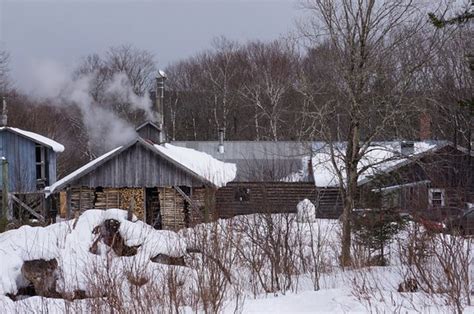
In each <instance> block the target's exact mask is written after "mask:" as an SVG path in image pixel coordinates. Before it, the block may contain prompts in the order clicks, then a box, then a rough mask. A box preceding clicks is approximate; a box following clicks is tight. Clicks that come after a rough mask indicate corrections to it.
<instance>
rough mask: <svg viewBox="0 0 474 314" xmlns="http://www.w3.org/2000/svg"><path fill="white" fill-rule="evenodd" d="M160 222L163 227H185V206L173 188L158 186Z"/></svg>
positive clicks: (170, 228)
mask: <svg viewBox="0 0 474 314" xmlns="http://www.w3.org/2000/svg"><path fill="white" fill-rule="evenodd" d="M159 192H160V208H161V222H162V225H163V229H168V230H178V229H181V228H185V227H186V220H187V219H188V218H187V217H186V213H187V208H186V207H187V206H185V201H184V199H183V198H182V197H181V196H180V195H179V194H178V192H176V191H175V190H174V189H173V188H171V187H169V188H159Z"/></svg>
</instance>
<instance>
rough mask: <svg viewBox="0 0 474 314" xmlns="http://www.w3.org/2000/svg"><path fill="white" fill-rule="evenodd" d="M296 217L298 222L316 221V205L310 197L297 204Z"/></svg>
mask: <svg viewBox="0 0 474 314" xmlns="http://www.w3.org/2000/svg"><path fill="white" fill-rule="evenodd" d="M296 211H297V213H296V217H297V218H296V219H297V220H298V222H315V221H316V207H315V206H314V204H313V203H311V201H310V200H309V199H307V198H306V199H304V200H302V201H301V202H299V203H298V205H297V206H296Z"/></svg>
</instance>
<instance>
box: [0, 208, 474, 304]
mask: <svg viewBox="0 0 474 314" xmlns="http://www.w3.org/2000/svg"><path fill="white" fill-rule="evenodd" d="M307 205H308V207H307V208H306V210H305V212H301V211H300V213H299V214H298V215H271V216H270V215H267V216H265V215H250V216H243V217H236V218H233V219H230V220H219V221H217V222H215V223H210V224H203V225H199V226H197V227H195V228H192V229H185V230H181V231H180V232H179V233H175V232H171V231H156V230H154V229H152V228H151V227H149V226H147V225H145V224H143V223H142V222H140V221H135V222H130V221H127V220H126V212H125V211H121V210H107V211H100V210H89V211H86V212H85V213H84V214H83V215H82V216H81V217H80V218H79V219H78V220H77V221H76V220H72V221H66V222H60V223H56V224H53V225H51V226H48V227H45V228H42V227H28V226H24V227H22V228H20V229H17V230H12V231H9V232H5V233H3V234H1V235H0V252H1V254H2V263H1V268H0V308H1V309H2V311H1V312H2V313H31V312H40V313H41V312H44V313H46V312H48V313H64V312H68V311H69V312H71V311H72V312H84V311H86V312H103V311H105V310H107V309H110V308H113V309H115V310H116V311H117V312H170V311H176V310H177V311H179V312H183V313H194V312H205V311H207V312H224V313H234V312H243V313H299V312H301V313H303V312H311V313H367V312H375V313H379V312H403V313H405V312H407V313H420V312H422V313H428V312H429V313H452V312H453V311H454V307H453V306H452V305H450V304H446V300H447V299H446V297H445V296H444V295H443V294H440V295H439V296H433V295H426V294H424V293H422V292H415V293H399V292H397V288H398V285H399V284H400V283H401V282H402V281H403V274H404V273H405V270H406V267H405V266H404V265H401V264H400V262H399V258H398V254H399V250H398V249H399V247H400V246H399V244H400V243H404V242H403V241H405V240H406V238H408V234H407V232H401V233H400V234H399V235H398V240H397V241H394V242H393V243H392V245H391V246H390V247H388V248H387V250H388V252H389V261H390V266H386V267H363V268H360V269H353V270H347V269H346V270H345V271H344V270H342V269H341V268H340V267H339V265H338V262H337V258H338V254H339V253H338V248H339V233H340V225H339V222H338V221H337V220H319V219H314V217H313V218H312V217H311V215H312V214H313V208H311V206H310V205H309V204H307ZM111 218H112V219H116V220H118V221H120V223H121V226H120V234H121V236H122V237H123V238H124V240H125V242H126V244H127V245H129V246H134V245H140V247H139V249H138V252H137V254H136V255H134V256H130V257H119V256H114V254H113V252H111V251H110V249H109V248H108V247H107V246H106V245H105V244H101V245H100V247H99V254H92V253H91V252H90V250H89V249H90V247H91V245H92V243H93V241H94V235H93V233H92V232H93V230H94V228H95V227H96V226H99V225H100V224H101V223H102V222H103V221H105V220H106V219H111ZM269 230H272V232H269ZM315 243H316V244H318V245H319V246H315V245H314V244H315ZM315 247H316V248H320V249H321V250H319V251H315ZM186 248H188V249H191V250H190V251H192V252H194V253H189V252H188V253H186ZM196 249H198V250H196ZM197 251H199V252H198V253H196V252H197ZM160 253H161V254H167V255H169V256H176V257H179V256H183V255H184V256H185V260H186V264H187V267H182V266H170V265H163V264H156V263H151V262H150V258H152V257H153V256H156V255H157V254H160ZM315 253H318V254H315ZM276 256H278V260H276ZM39 258H43V259H51V258H55V259H57V260H58V264H59V268H60V270H61V271H60V276H58V289H59V290H61V292H64V293H71V292H73V291H75V290H78V289H82V290H86V291H96V292H97V291H99V292H103V294H100V293H99V295H97V294H96V295H95V296H94V297H91V298H87V299H84V300H74V301H65V300H63V299H52V298H43V297H39V296H35V297H29V298H24V299H21V298H20V300H18V301H15V302H14V301H12V300H11V299H10V298H9V297H7V296H5V295H6V294H8V293H11V294H15V293H16V292H17V291H18V289H19V288H21V287H24V286H26V285H27V284H28V282H27V281H26V280H25V278H24V277H23V276H22V273H21V266H22V264H23V262H24V261H28V260H34V259H39ZM216 261H217V262H216ZM275 267H279V269H280V270H278V271H277V270H275ZM316 269H317V272H318V274H319V277H320V278H319V280H315V276H314V275H315V270H316ZM131 278H132V279H140V278H146V279H147V280H146V283H144V284H140V285H134V284H133V280H132V279H131ZM104 279H105V280H104ZM316 281H317V282H318V285H319V290H318V291H315V282H316ZM276 282H277V283H276ZM104 291H105V292H104ZM111 291H112V292H113V293H112V292H111ZM114 298H117V299H114ZM137 300H139V301H137ZM464 306H465V304H464ZM464 312H466V313H474V307H467V306H466V307H465V308H464Z"/></svg>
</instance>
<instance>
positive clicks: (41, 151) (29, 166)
mask: <svg viewBox="0 0 474 314" xmlns="http://www.w3.org/2000/svg"><path fill="white" fill-rule="evenodd" d="M62 151H64V146H62V145H61V144H59V143H57V142H55V141H53V140H51V139H49V138H47V137H44V136H42V135H39V134H37V133H33V132H29V131H25V130H21V129H17V128H12V127H0V157H4V158H5V159H6V160H7V162H8V186H9V191H10V192H12V193H33V192H38V191H42V190H43V189H44V187H45V186H47V185H51V184H53V183H55V182H56V159H57V154H58V153H60V152H62ZM1 178H2V173H0V179H1Z"/></svg>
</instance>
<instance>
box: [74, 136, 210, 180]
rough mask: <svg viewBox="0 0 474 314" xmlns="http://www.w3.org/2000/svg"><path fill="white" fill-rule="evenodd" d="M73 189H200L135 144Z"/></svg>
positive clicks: (186, 174)
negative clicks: (162, 187)
mask: <svg viewBox="0 0 474 314" xmlns="http://www.w3.org/2000/svg"><path fill="white" fill-rule="evenodd" d="M70 185H72V186H89V187H99V186H101V187H108V188H110V187H115V188H119V187H155V186H175V185H185V186H201V185H202V183H201V182H199V181H198V180H196V179H195V178H194V177H192V176H191V175H189V174H188V173H186V172H185V171H183V170H181V169H180V168H178V167H176V166H175V165H173V164H171V163H170V162H169V161H167V160H165V159H163V158H161V157H160V156H158V155H157V154H156V153H154V152H152V151H150V150H149V149H147V148H145V147H144V146H143V145H140V144H139V142H137V143H136V144H135V145H133V146H131V147H130V148H128V149H127V150H125V151H123V152H121V153H120V154H118V155H116V156H114V157H113V158H112V159H110V160H108V161H106V162H105V163H104V164H102V165H101V166H100V167H98V168H96V169H94V171H92V172H90V173H89V174H86V175H84V176H83V177H80V178H78V179H77V180H76V181H72V182H71V183H70Z"/></svg>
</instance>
